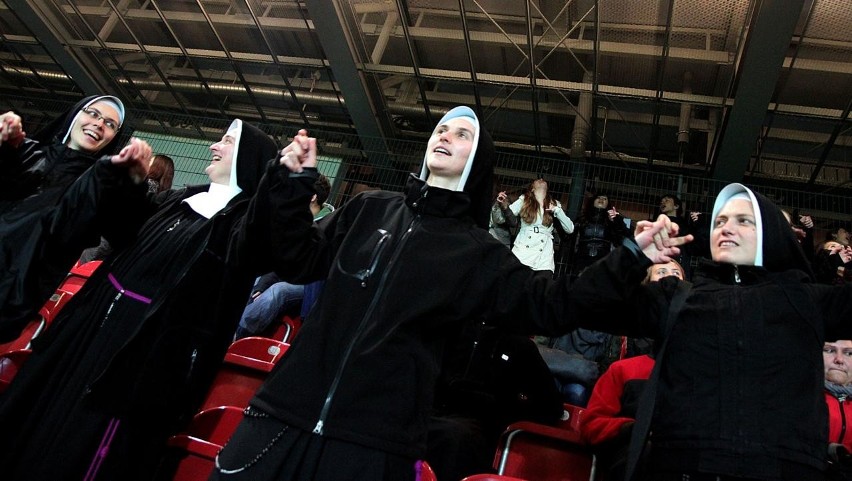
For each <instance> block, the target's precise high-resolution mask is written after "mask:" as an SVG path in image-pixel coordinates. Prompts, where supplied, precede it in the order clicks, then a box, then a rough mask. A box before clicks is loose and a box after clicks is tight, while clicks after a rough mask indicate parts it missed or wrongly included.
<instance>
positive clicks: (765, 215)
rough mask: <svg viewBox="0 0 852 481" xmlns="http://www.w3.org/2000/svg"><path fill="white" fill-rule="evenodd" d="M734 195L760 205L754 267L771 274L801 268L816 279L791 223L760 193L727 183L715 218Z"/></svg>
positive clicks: (718, 199)
mask: <svg viewBox="0 0 852 481" xmlns="http://www.w3.org/2000/svg"><path fill="white" fill-rule="evenodd" d="M735 195H741V196H742V195H745V196H748V198H749V200H750V201H751V204H752V206H754V205H757V207H758V208H756V209H754V211H755V222H756V224H757V228H758V237H757V252H758V254H757V257H756V258H755V262H754V265H756V266H763V267H764V268H766V270H768V271H771V272H781V271H786V270H789V269H798V270H800V271H802V272H804V273H806V274H807V275H808V276H809V277H810V278H811V279H814V273H813V270H811V264H810V262H808V259H807V257H805V253H804V251H802V246H801V245H800V244H799V241H798V240H796V234H795V233H794V232H793V229H792V228H790V223H789V222H787V218H786V217H784V214H783V213H782V212H781V209H779V208H778V206H776V205H775V204H774V203H772V201H771V200H769V199H767V198H766V197H764V196H763V195H761V194H758V193H757V192H754V191H752V190H751V189H749V188H748V187H746V186H744V185H742V184H736V183H734V184H728V185H727V186H725V188H723V189H722V190H721V191H720V192H719V195H718V196H717V197H716V203H715V204H714V206H713V217H712V219H713V220H714V221H715V219H716V216H717V215H718V213H719V211H720V210H722V207H724V205H725V204H726V203H727V202H728V201H729V200H730V199H731V198H732V197H733V196H735Z"/></svg>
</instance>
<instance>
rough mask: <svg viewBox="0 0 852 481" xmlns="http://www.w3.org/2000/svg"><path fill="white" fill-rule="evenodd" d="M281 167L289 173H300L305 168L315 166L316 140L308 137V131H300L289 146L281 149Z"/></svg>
mask: <svg viewBox="0 0 852 481" xmlns="http://www.w3.org/2000/svg"><path fill="white" fill-rule="evenodd" d="M280 163H281V165H283V166H284V167H287V168H288V169H290V171H291V172H297V173H298V172H302V170H303V169H304V168H305V167H316V166H317V139H315V138H314V137H308V131H307V130H305V129H302V130H300V131H299V133H298V134H296V136H295V137H293V141H292V142H290V145H288V146H286V147H284V148H283V149H281V160H280Z"/></svg>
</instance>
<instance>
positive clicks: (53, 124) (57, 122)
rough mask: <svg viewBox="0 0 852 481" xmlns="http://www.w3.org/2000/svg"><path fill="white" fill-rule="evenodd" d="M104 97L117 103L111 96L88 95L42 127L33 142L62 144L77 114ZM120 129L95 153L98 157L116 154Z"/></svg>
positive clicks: (33, 137)
mask: <svg viewBox="0 0 852 481" xmlns="http://www.w3.org/2000/svg"><path fill="white" fill-rule="evenodd" d="M104 97H109V98H110V100H113V101H118V98H116V97H113V96H111V95H90V96H88V97H86V98H84V99H82V100H80V101H79V102H77V103H76V104H74V106H72V107H71V108H70V109H68V110H66V111H65V112H63V113H62V114H61V115H59V116H57V117H56V118H54V119H53V120H51V121H50V122H49V123H48V124H47V125H45V126H44V127H42V128H41V129H40V130H39V131H38V132H36V133H35V135H33V136H32V137H30V138H32V139H33V140H37V141H39V142H40V143H41V144H42V145H51V144H62V143H64V142H63V139H64V138H65V135H66V134H67V133H68V130H69V129H70V128H71V124H72V123H74V119H75V118H77V114H78V113H79V112H80V111H81V110H82V109H84V108H85V107H88V106H89V105H90V104H92V103H94V102H95V101H97V100H100V99H102V98H104ZM119 102H120V101H119ZM121 120H122V125H123V124H124V119H121ZM120 134H121V129H120V128H119V130H118V131H116V133H115V136H114V137H113V138H112V140H110V141H109V143H107V144H106V145H104V146H103V147H102V148H101V150H99V151H98V152H97V154H99V155H114V154H115V153H117V152H118V150H119V148H118V146H119V142H120V140H119V137H121V135H120Z"/></svg>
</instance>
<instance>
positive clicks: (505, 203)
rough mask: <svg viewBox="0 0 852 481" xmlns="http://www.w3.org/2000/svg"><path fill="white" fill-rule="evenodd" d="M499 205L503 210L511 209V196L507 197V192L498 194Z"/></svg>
mask: <svg viewBox="0 0 852 481" xmlns="http://www.w3.org/2000/svg"><path fill="white" fill-rule="evenodd" d="M497 203H498V204H500V208H501V209H505V208H507V207H509V196H508V195H506V192H505V191H503V192H500V193H499V194H497Z"/></svg>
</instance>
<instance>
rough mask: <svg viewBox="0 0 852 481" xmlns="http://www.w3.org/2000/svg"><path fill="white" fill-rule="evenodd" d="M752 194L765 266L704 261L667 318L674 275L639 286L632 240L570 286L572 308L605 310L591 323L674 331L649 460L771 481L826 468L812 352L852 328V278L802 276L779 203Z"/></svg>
mask: <svg viewBox="0 0 852 481" xmlns="http://www.w3.org/2000/svg"><path fill="white" fill-rule="evenodd" d="M758 199H759V201H760V206H761V207H760V208H761V211H762V213H763V227H762V228H763V229H764V231H763V232H764V237H763V239H764V248H763V253H764V265H765V266H766V267H754V266H734V265H731V264H716V263H712V262H705V263H702V264H701V265H699V269H698V270H697V271H696V273H695V275H694V278H693V281H694V285H693V287H692V288H691V290H690V292H689V294H688V297H687V299H686V303H685V305H684V307H683V309H682V310H681V311H680V313H679V315H678V316H677V317H676V318H675V319H672V320H670V322H671V325H670V326H671V327H669V326H668V325H666V321H665V320H666V318H667V312H668V308H669V304H670V301H671V298H672V294H673V292H674V291H675V289H674V288H673V286H672V285H671V284H674V283H678V282H682V281H678V280H676V279H675V278H666V279H663V280H662V281H661V282H659V283H651V284H648V285H640V281H641V280H642V278H643V277H644V276H645V272H646V268H647V267H648V266H649V265H650V261H649V260H648V259H647V258H646V257H645V256H644V255H643V254H642V253H641V252H640V251H638V249H636V247H635V244H632V242H629V241H626V242H625V246H624V247H622V248H620V249H617V250H616V251H614V252H613V253H612V254H610V256H609V257H607V258H606V259H605V260H604V261H602V262H600V263H598V264H595V265H593V266H592V267H590V268H589V269H588V270H587V271H586V272H585V273H584V274H583V275H582V276H581V277H580V279H579V280H578V281H577V282H576V283H575V284H574V290H573V292H572V296H574V299H575V300H576V305H575V306H577V307H578V309H579V311H580V314H579V315H580V316H582V317H581V318H583V319H592V318H597V319H602V320H603V321H602V322H601V324H600V325H599V327H598V328H599V329H607V330H612V331H620V332H624V333H628V334H633V335H641V336H649V337H654V338H657V339H660V338H662V337H664V336H665V335H666V333H667V332H670V333H669V334H668V336H669V340H668V348H667V351H666V352H665V354H664V358H663V359H659V360H658V363H660V364H661V373H660V380H659V384H658V389H657V402H656V406H655V412H654V417H653V420H652V422H651V433H652V434H651V440H652V445H653V454H654V459H655V463H656V465H655V469H657V470H665V471H673V472H693V471H701V472H707V473H713V474H717V475H730V476H740V477H745V478H754V479H767V480H774V479H779V478H780V473H781V472H782V471H786V472H787V473H789V470H790V469H794V467H795V466H798V467H804V468H805V469H807V468H810V469H814V468H816V469H824V462H825V455H826V453H825V443H826V439H827V435H828V432H827V416H826V408H825V401H824V399H823V396H822V387H823V360H822V356H821V355H820V353H821V348H822V345H823V342H824V341H825V340H826V339H838V338H840V339H849V338H850V336H852V322H850V321H852V302H850V299H852V297H850V296H852V286H841V287H831V286H825V285H819V284H815V283H812V282H810V276H809V274H808V273H807V272H806V271H807V264H806V261H805V260H804V256H803V254H802V253H801V251H800V250H799V249H798V246H797V243H796V240H795V238H794V237H793V234H792V232H791V230H790V228H789V226H788V225H787V224H786V221H785V220H784V218H783V216H781V213H780V211H778V210H777V208H775V207H774V205H771V203H769V202H768V201H766V199H764V198H763V197H761V196H759V195H758ZM631 247H632V249H631ZM634 252H635V253H634ZM799 267H801V269H799ZM669 329H670V331H669ZM785 479H787V478H785Z"/></svg>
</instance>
